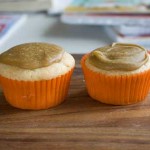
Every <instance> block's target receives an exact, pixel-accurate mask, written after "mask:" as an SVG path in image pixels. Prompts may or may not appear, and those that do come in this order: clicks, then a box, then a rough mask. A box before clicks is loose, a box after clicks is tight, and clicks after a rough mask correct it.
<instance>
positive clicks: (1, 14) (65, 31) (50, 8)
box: [0, 0, 150, 53]
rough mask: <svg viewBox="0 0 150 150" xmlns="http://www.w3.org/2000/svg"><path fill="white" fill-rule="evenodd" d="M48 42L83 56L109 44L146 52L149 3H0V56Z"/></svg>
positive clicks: (14, 0)
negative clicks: (29, 44)
mask: <svg viewBox="0 0 150 150" xmlns="http://www.w3.org/2000/svg"><path fill="white" fill-rule="evenodd" d="M26 42H48V43H55V44H58V45H60V46H62V47H64V48H65V49H66V50H67V51H68V52H70V53H87V52H89V51H91V50H93V49H95V48H97V47H101V46H104V45H107V44H110V43H112V42H125V43H135V44H140V45H142V46H144V47H146V48H147V49H148V50H149V49H150V0H132V1H131V0H0V53H1V52H3V51H5V50H7V49H8V48H10V47H12V46H15V45H18V44H21V43H26Z"/></svg>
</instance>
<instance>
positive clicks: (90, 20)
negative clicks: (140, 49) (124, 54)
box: [61, 0, 150, 47]
mask: <svg viewBox="0 0 150 150" xmlns="http://www.w3.org/2000/svg"><path fill="white" fill-rule="evenodd" d="M61 20H62V21H63V22H64V23H68V24H84V25H105V26H106V31H107V33H108V34H109V35H110V36H111V37H112V38H113V40H114V39H115V41H116V42H128V43H130V42H132V43H137V44H142V45H144V46H145V45H146V46H149V47H150V42H149V40H150V29H149V28H150V0H133V1H131V0H73V2H72V3H71V4H70V5H69V6H68V7H67V8H66V10H65V11H64V13H63V15H62V17H61Z"/></svg>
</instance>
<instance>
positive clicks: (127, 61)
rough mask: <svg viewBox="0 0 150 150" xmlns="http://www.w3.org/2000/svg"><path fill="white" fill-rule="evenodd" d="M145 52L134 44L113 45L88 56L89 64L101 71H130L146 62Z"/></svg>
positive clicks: (146, 54)
mask: <svg viewBox="0 0 150 150" xmlns="http://www.w3.org/2000/svg"><path fill="white" fill-rule="evenodd" d="M148 59H149V57H148V53H147V51H146V50H145V49H144V48H143V47H141V46H139V45H135V44H125V43H113V44H112V45H109V46H105V47H102V48H98V49H96V50H94V51H92V52H91V53H90V54H89V57H88V61H89V63H90V64H92V65H94V66H95V67H97V68H100V69H103V70H121V71H132V70H136V69H138V68H140V67H141V66H142V65H144V64H145V63H146V62H147V61H148Z"/></svg>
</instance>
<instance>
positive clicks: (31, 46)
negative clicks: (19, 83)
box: [0, 43, 64, 70]
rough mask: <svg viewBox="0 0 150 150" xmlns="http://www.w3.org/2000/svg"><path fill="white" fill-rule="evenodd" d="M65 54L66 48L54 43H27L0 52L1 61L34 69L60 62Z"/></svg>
mask: <svg viewBox="0 0 150 150" xmlns="http://www.w3.org/2000/svg"><path fill="white" fill-rule="evenodd" d="M63 54H64V50H63V49H62V48H61V47H59V46H57V45H54V44H47V43H26V44H21V45H18V46H15V47H13V48H11V49H9V50H8V51H6V52H4V53H2V54H0V63H3V64H7V65H11V66H16V67H20V68H23V69H31V70H32V69H37V68H42V67H47V66H49V65H51V64H53V63H55V62H59V61H60V60H61V59H62V56H63Z"/></svg>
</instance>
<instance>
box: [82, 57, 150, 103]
mask: <svg viewBox="0 0 150 150" xmlns="http://www.w3.org/2000/svg"><path fill="white" fill-rule="evenodd" d="M87 56H88V54H87V55H84V56H83V57H82V60H81V65H82V70H83V73H84V78H85V82H86V87H87V90H88V94H89V95H90V96H91V97H92V98H93V99H95V100H98V101H100V102H103V103H107V104H113V105H128V104H133V103H137V102H140V101H142V100H144V99H145V97H146V96H147V95H148V92H149V88H150V69H149V70H147V71H144V72H141V73H138V74H134V75H121V76H118V75H105V74H101V73H97V72H94V71H92V70H91V69H89V68H87V67H86V65H85V60H86V58H87Z"/></svg>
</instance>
